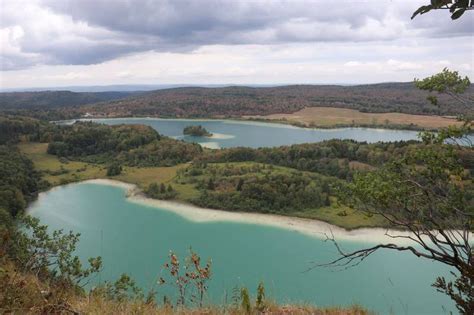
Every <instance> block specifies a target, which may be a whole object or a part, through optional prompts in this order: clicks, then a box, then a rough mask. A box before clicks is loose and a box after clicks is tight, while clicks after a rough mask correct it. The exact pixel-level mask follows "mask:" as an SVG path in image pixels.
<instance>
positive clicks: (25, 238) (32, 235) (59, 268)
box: [2, 216, 102, 287]
mask: <svg viewBox="0 0 474 315" xmlns="http://www.w3.org/2000/svg"><path fill="white" fill-rule="evenodd" d="M11 233H12V235H11V236H10V237H9V238H8V239H7V240H6V241H5V242H4V243H3V244H2V246H3V247H4V248H5V252H6V253H8V254H9V256H10V257H11V259H12V260H13V261H14V262H15V264H16V265H17V266H18V268H20V269H21V270H22V272H24V273H33V274H35V275H38V276H39V277H41V278H52V279H54V281H57V282H62V283H64V284H66V285H69V286H71V287H72V286H81V287H82V286H84V285H85V284H87V282H88V281H89V277H90V276H91V275H93V274H94V273H97V272H98V271H99V270H100V269H101V266H102V261H101V258H100V257H96V258H90V259H89V260H88V263H89V267H88V268H86V269H84V268H83V267H82V263H81V261H80V260H79V257H77V256H74V255H73V253H74V251H75V249H76V244H77V242H78V241H79V234H74V233H72V232H69V233H64V232H63V231H62V230H56V231H53V232H52V233H49V232H48V229H47V226H45V225H41V224H40V223H39V220H38V219H37V218H33V217H30V216H25V217H23V218H22V219H21V229H14V230H12V232H11Z"/></svg>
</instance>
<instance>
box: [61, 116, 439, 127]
mask: <svg viewBox="0 0 474 315" xmlns="http://www.w3.org/2000/svg"><path fill="white" fill-rule="evenodd" d="M130 119H132V120H164V121H166V120H174V121H189V122H199V121H202V122H213V121H214V122H215V121H217V122H219V121H220V122H224V123H228V124H239V123H240V124H247V125H255V126H267V127H275V128H288V129H309V130H321V131H330V130H341V129H354V128H355V129H371V130H380V131H393V130H396V131H430V130H431V131H432V130H436V128H435V129H426V128H419V129H418V128H414V129H410V128H408V126H403V127H402V128H400V127H398V126H393V127H391V126H379V125H374V126H372V125H360V126H359V125H351V124H335V125H329V126H314V127H311V126H306V125H302V124H300V123H295V122H291V121H283V120H277V119H275V120H273V119H252V118H246V117H244V116H243V117H231V118H172V117H170V118H162V117H150V116H143V117H142V116H124V117H121V116H117V117H101V116H90V117H80V118H72V119H65V120H59V121H54V123H63V124H73V123H74V122H76V121H97V120H130Z"/></svg>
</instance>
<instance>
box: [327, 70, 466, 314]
mask: <svg viewBox="0 0 474 315" xmlns="http://www.w3.org/2000/svg"><path fill="white" fill-rule="evenodd" d="M421 82H422V83H419V85H420V87H421V88H426V89H430V90H437V91H440V93H446V94H449V93H462V92H464V90H465V89H464V85H465V84H466V83H467V82H469V80H468V79H467V78H466V79H462V78H460V77H459V76H458V75H457V73H455V72H449V71H448V70H446V69H445V70H444V71H443V73H441V74H439V75H435V76H432V77H431V78H428V79H425V80H423V81H421ZM459 82H461V83H459ZM463 82H464V83H463ZM459 84H460V85H459ZM460 97H461V96H459V95H457V94H456V97H454V99H456V100H458V99H459V98H460ZM471 106H472V103H471ZM471 125H472V121H470V120H469V119H466V121H465V124H464V126H463V127H461V128H458V127H451V128H448V129H447V130H443V131H441V132H440V133H438V134H430V133H425V134H423V136H422V138H423V140H424V141H425V143H426V144H425V145H424V146H422V147H420V148H418V149H417V150H416V151H414V150H409V151H407V152H406V154H405V155H404V156H403V158H401V159H400V160H395V161H393V162H391V163H389V164H387V165H385V166H383V167H381V168H380V169H378V170H376V171H374V172H370V173H367V174H361V175H358V176H356V177H355V179H354V182H353V184H351V186H350V188H351V191H352V194H353V196H354V197H355V202H356V203H359V204H360V206H361V207H364V208H365V209H366V210H367V211H369V212H371V213H377V214H380V215H382V216H383V217H384V218H386V219H387V220H388V221H389V222H390V223H391V225H392V226H393V227H394V228H398V229H404V230H407V231H408V232H409V234H399V233H397V232H393V233H387V235H388V236H390V237H392V238H394V239H405V240H408V241H410V242H411V244H410V245H403V244H397V243H396V242H393V243H387V244H378V245H375V246H373V247H369V248H365V249H361V250H356V251H354V252H351V253H345V252H343V251H342V250H341V248H340V247H339V246H338V245H337V242H336V241H335V240H334V238H333V237H332V238H328V239H329V240H330V241H333V242H334V243H335V245H336V247H337V249H338V250H339V253H340V254H341V257H340V258H338V259H336V260H334V261H333V262H330V263H329V265H338V266H353V265H356V264H358V263H360V262H361V261H363V260H364V259H365V258H366V257H367V256H369V255H371V254H372V253H374V252H375V251H377V250H379V249H382V248H385V249H392V250H397V251H407V252H410V253H412V254H414V255H415V256H417V257H421V258H425V259H429V260H433V261H436V262H440V263H442V264H445V265H447V266H450V267H451V268H453V269H454V270H455V272H454V271H453V272H452V273H453V275H454V276H455V280H454V282H453V281H447V280H446V279H445V278H444V277H438V278H437V279H436V282H435V283H434V285H433V286H434V287H435V288H436V289H437V290H438V291H440V292H443V293H445V294H447V295H448V296H449V297H450V298H451V299H452V300H453V301H454V302H455V303H456V307H457V309H458V310H459V312H460V313H462V314H472V313H474V298H473V297H474V258H473V257H474V256H473V246H472V240H471V239H470V238H471V236H472V233H473V231H474V225H473V223H474V194H473V191H474V189H473V185H474V182H473V181H472V164H471V167H470V170H469V171H467V170H465V167H464V165H463V164H462V163H461V161H460V157H461V156H462V155H464V154H465V153H466V155H470V154H472V152H473V147H472V143H470V141H465V143H467V145H465V146H460V145H458V142H457V140H458V139H459V138H461V137H464V136H466V133H467V132H470V126H471ZM448 138H450V139H451V140H452V141H449V142H447V140H448ZM453 141H454V142H453ZM414 245H416V246H414Z"/></svg>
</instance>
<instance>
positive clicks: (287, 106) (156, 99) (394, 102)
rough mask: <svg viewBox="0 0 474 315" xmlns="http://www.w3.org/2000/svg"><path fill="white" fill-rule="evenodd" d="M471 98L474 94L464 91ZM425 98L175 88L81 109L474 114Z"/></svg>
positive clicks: (352, 91) (369, 89) (401, 87)
mask: <svg viewBox="0 0 474 315" xmlns="http://www.w3.org/2000/svg"><path fill="white" fill-rule="evenodd" d="M467 93H468V94H473V91H472V89H470V91H468V92H467ZM427 96H428V93H427V92H426V91H420V90H419V89H417V88H416V87H415V86H414V84H413V83H384V84H372V85H357V86H337V85H294V86H281V87H271V88H250V87H237V86H235V87H226V88H194V87H189V88H175V89H167V90H158V91H154V92H150V93H146V94H142V95H138V96H134V97H129V98H126V99H121V100H117V101H110V102H102V103H99V104H94V105H87V106H84V107H83V109H82V111H83V112H84V113H85V112H91V113H96V114H106V115H112V116H161V117H219V116H220V117H240V116H242V115H267V114H274V113H293V112H296V111H298V110H300V109H303V108H305V107H312V106H316V107H318V106H328V107H340V108H350V109H356V110H360V111H362V112H375V113H385V112H400V113H408V114H433V115H437V114H442V115H459V114H467V113H472V108H469V106H468V105H465V106H462V105H459V104H453V103H452V102H449V101H448V98H447V97H445V96H440V97H439V103H440V104H443V106H440V107H438V106H434V105H432V104H431V103H429V102H427V101H426V98H427Z"/></svg>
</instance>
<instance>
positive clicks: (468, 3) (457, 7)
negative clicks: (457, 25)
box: [411, 0, 474, 20]
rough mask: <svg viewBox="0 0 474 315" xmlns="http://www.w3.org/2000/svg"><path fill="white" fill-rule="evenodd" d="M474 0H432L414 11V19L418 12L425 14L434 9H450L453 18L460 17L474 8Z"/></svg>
mask: <svg viewBox="0 0 474 315" xmlns="http://www.w3.org/2000/svg"><path fill="white" fill-rule="evenodd" d="M473 9H474V2H473V1H472V0H431V1H430V4H426V5H423V6H421V7H419V8H418V9H417V10H416V11H415V12H413V15H412V17H411V18H412V19H414V18H415V17H416V16H417V15H418V14H425V13H428V12H430V11H432V10H449V12H450V13H451V19H453V20H456V19H459V18H460V17H461V16H462V15H463V14H464V12H466V11H469V10H473Z"/></svg>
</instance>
